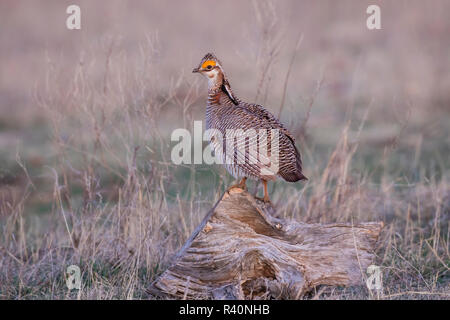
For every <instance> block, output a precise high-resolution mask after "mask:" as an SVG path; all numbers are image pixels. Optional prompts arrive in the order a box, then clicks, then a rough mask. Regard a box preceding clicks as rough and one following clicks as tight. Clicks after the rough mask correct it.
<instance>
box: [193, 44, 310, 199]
mask: <svg viewBox="0 0 450 320" xmlns="http://www.w3.org/2000/svg"><path fill="white" fill-rule="evenodd" d="M192 72H198V73H201V74H202V75H204V76H206V78H207V79H208V100H207V107H206V129H207V131H208V132H212V133H210V135H209V138H210V144H211V147H212V149H213V150H214V152H215V155H216V157H217V158H219V159H221V160H222V163H223V164H224V166H225V167H226V169H227V170H228V172H229V173H230V174H231V175H233V176H234V177H235V178H236V179H240V178H242V180H241V181H240V183H239V184H237V186H239V187H241V188H243V189H246V181H247V178H250V179H260V180H261V181H262V182H263V185H264V198H263V200H264V202H270V199H269V194H268V191H267V181H269V180H275V179H276V178H277V177H282V178H283V179H284V180H286V181H289V182H295V181H299V180H307V178H306V177H305V176H304V175H303V173H302V160H301V157H300V153H299V152H298V150H297V148H296V146H295V141H294V137H293V136H292V135H291V133H290V132H289V131H288V130H287V129H286V128H285V127H284V126H283V125H282V124H281V122H280V121H279V120H278V119H277V118H275V117H274V116H273V115H272V114H271V113H270V112H269V111H267V110H266V109H264V108H263V107H262V106H260V105H257V104H251V103H246V102H243V101H241V100H240V99H239V98H237V97H236V96H235V95H234V93H233V91H232V90H231V87H230V83H229V82H228V79H227V77H226V76H225V73H224V70H223V68H222V64H221V63H220V61H219V60H218V59H217V58H216V57H215V56H214V55H213V54H211V53H208V54H207V55H205V57H204V58H203V59H202V60H201V62H200V65H199V66H198V67H197V68H195V69H194V70H192ZM208 129H209V130H208ZM255 149H256V150H257V151H256V153H255V152H253V151H254V150H255ZM261 149H262V151H261ZM264 151H265V152H264Z"/></svg>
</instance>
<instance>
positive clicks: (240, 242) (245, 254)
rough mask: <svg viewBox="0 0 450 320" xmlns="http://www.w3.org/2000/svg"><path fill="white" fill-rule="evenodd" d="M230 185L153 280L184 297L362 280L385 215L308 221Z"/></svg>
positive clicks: (300, 291)
mask: <svg viewBox="0 0 450 320" xmlns="http://www.w3.org/2000/svg"><path fill="white" fill-rule="evenodd" d="M271 212H273V208H271V207H270V206H269V205H265V204H264V203H263V202H262V201H259V200H256V199H255V198H254V197H252V196H251V195H250V194H249V193H248V192H246V191H244V190H242V189H240V188H232V189H230V190H228V191H227V192H226V193H225V194H224V196H223V197H222V199H220V200H219V201H218V202H217V203H216V205H215V206H214V208H212V209H211V210H210V212H209V213H208V214H207V215H206V217H205V218H204V219H203V221H202V223H201V224H200V225H199V226H198V227H197V229H196V230H195V231H194V233H193V234H192V235H191V237H190V238H189V239H188V240H187V242H186V243H185V245H184V246H183V247H182V248H181V250H180V251H179V252H178V254H177V255H176V256H175V259H174V263H173V264H172V265H171V266H170V267H169V268H168V269H167V270H166V271H165V272H164V273H163V274H162V275H161V276H160V277H159V278H158V279H157V280H156V281H155V282H153V283H152V285H151V286H150V288H149V291H150V292H152V293H153V294H158V295H163V296H168V297H170V298H187V299H211V298H212V299H261V298H272V299H298V298H301V297H302V296H303V295H304V294H305V293H306V292H308V291H310V290H311V289H313V288H314V287H316V286H318V285H346V286H348V285H356V284H362V283H363V279H364V276H365V272H366V268H367V267H368V266H369V265H370V263H371V262H372V260H373V258H374V255H373V253H372V251H373V249H374V247H375V244H376V241H377V239H378V236H379V234H380V232H381V230H382V228H383V223H382V222H368V223H360V224H355V225H351V224H345V223H335V224H326V225H323V224H306V223H300V222H296V221H285V220H281V219H277V218H275V217H273V216H272V214H271Z"/></svg>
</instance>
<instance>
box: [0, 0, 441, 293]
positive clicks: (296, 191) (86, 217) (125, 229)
mask: <svg viewBox="0 0 450 320" xmlns="http://www.w3.org/2000/svg"><path fill="white" fill-rule="evenodd" d="M77 2H78V3H79V5H80V8H81V11H82V24H81V30H68V29H67V28H66V25H65V21H66V18H67V17H68V15H67V14H66V8H67V6H68V5H70V4H72V3H71V2H69V1H56V0H55V1H42V0H39V1H32V2H31V1H27V2H25V1H24V2H21V1H3V2H2V3H1V4H0V21H1V24H0V25H1V29H2V32H1V33H0V43H1V44H2V45H1V46H0V70H1V72H0V270H1V272H0V299H153V298H155V297H153V296H152V295H150V294H149V293H147V292H146V290H145V289H146V288H147V287H148V285H149V284H150V283H151V281H153V280H154V279H155V278H156V277H157V276H158V275H160V274H161V273H162V272H163V271H164V270H165V269H166V268H167V267H168V265H169V263H170V259H171V257H172V256H173V254H174V253H176V251H177V250H178V249H179V248H180V247H181V246H182V244H183V243H184V241H185V240H186V239H187V238H188V237H189V235H190V234H191V232H192V231H193V230H194V228H195V227H196V226H197V225H198V223H199V222H200V221H201V219H202V218H203V216H204V215H205V214H206V212H207V211H208V209H209V208H211V206H212V205H213V204H214V203H215V202H216V201H217V199H218V198H219V197H220V195H221V194H222V193H223V192H224V191H225V190H226V188H227V186H229V185H231V184H232V183H233V178H232V177H231V176H230V175H229V174H228V173H227V172H226V171H225V169H224V168H222V167H220V166H218V165H213V166H209V165H206V164H186V165H175V164H174V163H173V162H172V161H171V150H172V147H173V146H174V145H175V144H176V142H174V141H171V133H172V131H173V130H175V129H177V128H186V129H188V130H191V129H192V126H193V121H194V120H204V113H205V104H206V94H207V85H206V81H205V80H204V79H203V78H201V77H200V76H199V75H197V74H192V73H191V71H192V68H194V67H197V66H198V63H199V62H200V59H201V58H202V57H203V56H204V55H205V54H206V53H207V52H210V51H212V52H214V53H215V54H216V55H217V56H218V57H219V59H220V60H221V61H222V63H223V66H224V68H225V70H226V72H227V75H228V77H229V80H230V83H231V86H232V88H233V89H234V92H235V93H236V94H237V95H238V96H239V97H240V98H241V99H242V100H244V101H249V102H257V103H260V104H262V105H264V106H265V107H266V108H267V109H268V110H270V111H271V112H272V113H273V114H274V115H277V116H278V115H280V119H281V120H282V122H283V123H284V124H286V126H287V127H288V129H289V130H290V131H291V132H292V133H293V134H294V135H295V137H296V140H297V145H298V147H299V149H300V150H301V153H302V157H303V163H304V172H305V175H306V176H308V178H309V180H308V182H306V183H304V182H301V183H300V182H299V183H294V184H293V183H287V182H284V181H277V182H276V183H270V184H269V192H270V194H271V198H272V201H273V203H274V204H275V206H276V207H277V209H278V212H279V214H280V215H281V216H282V217H285V218H289V219H296V220H298V221H305V222H322V223H327V222H335V221H345V222H350V221H354V222H358V221H360V222H362V221H383V222H384V223H385V225H386V227H385V228H384V231H383V233H382V236H381V238H380V240H379V245H378V247H377V249H376V256H377V259H376V261H374V264H376V265H379V266H380V267H381V270H382V272H383V292H382V293H381V294H380V295H375V294H374V293H372V292H371V291H369V290H368V289H367V288H366V287H365V286H363V285H361V286H357V287H349V288H345V287H342V288H341V287H339V288H333V287H319V288H317V290H316V291H315V292H311V293H310V294H309V295H308V296H307V297H306V298H308V299H449V298H450V273H449V268H450V252H449V235H450V226H449V220H450V90H449V89H450V59H449V56H450V37H449V36H448V35H449V34H450V19H448V12H450V2H448V1H444V0H433V1H429V2H426V3H425V2H423V1H376V3H377V4H379V6H380V7H381V19H382V20H381V21H382V22H381V23H382V29H381V30H368V29H367V27H366V19H367V17H368V15H367V13H366V8H367V6H368V5H369V4H372V3H370V2H368V1H357V0H354V1H348V0H345V1H331V0H330V1H312V0H311V1H278V2H277V1H253V2H250V1H249V2H238V1H223V2H214V3H213V2H210V1H209V2H208V1H189V2H187V1H171V2H167V3H166V2H164V3H162V2H153V1H108V2H107V3H108V4H107V5H106V1H104V2H103V1H102V2H100V1H95V2H93V1H77ZM250 190H251V191H252V192H258V193H259V195H261V193H262V186H261V185H260V184H259V185H257V184H256V183H250ZM72 264H75V265H78V266H79V267H80V269H81V271H82V288H81V290H68V288H67V287H66V278H65V277H66V268H67V267H68V266H69V265H72Z"/></svg>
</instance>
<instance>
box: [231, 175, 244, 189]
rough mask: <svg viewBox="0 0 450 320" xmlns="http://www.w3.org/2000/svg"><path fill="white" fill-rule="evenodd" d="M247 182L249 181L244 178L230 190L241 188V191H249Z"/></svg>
mask: <svg viewBox="0 0 450 320" xmlns="http://www.w3.org/2000/svg"><path fill="white" fill-rule="evenodd" d="M246 181H247V179H246V178H243V179H242V180H241V181H240V182H239V183H236V184H233V185H232V186H231V187H229V188H228V189H233V188H239V189H242V190H244V191H247V184H246V183H245V182H246Z"/></svg>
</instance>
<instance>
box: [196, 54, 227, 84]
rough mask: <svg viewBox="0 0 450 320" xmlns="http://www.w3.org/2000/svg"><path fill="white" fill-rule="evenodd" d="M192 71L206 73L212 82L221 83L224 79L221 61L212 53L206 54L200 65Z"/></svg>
mask: <svg viewBox="0 0 450 320" xmlns="http://www.w3.org/2000/svg"><path fill="white" fill-rule="evenodd" d="M192 72H194V73H200V74H202V75H204V76H205V77H206V78H207V79H208V82H209V83H210V84H221V83H222V81H223V69H222V66H221V63H220V61H219V59H217V58H216V56H215V55H214V54H212V53H208V54H206V55H205V56H204V57H203V59H202V60H201V61H200V64H199V65H198V67H197V68H194V70H192Z"/></svg>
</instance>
